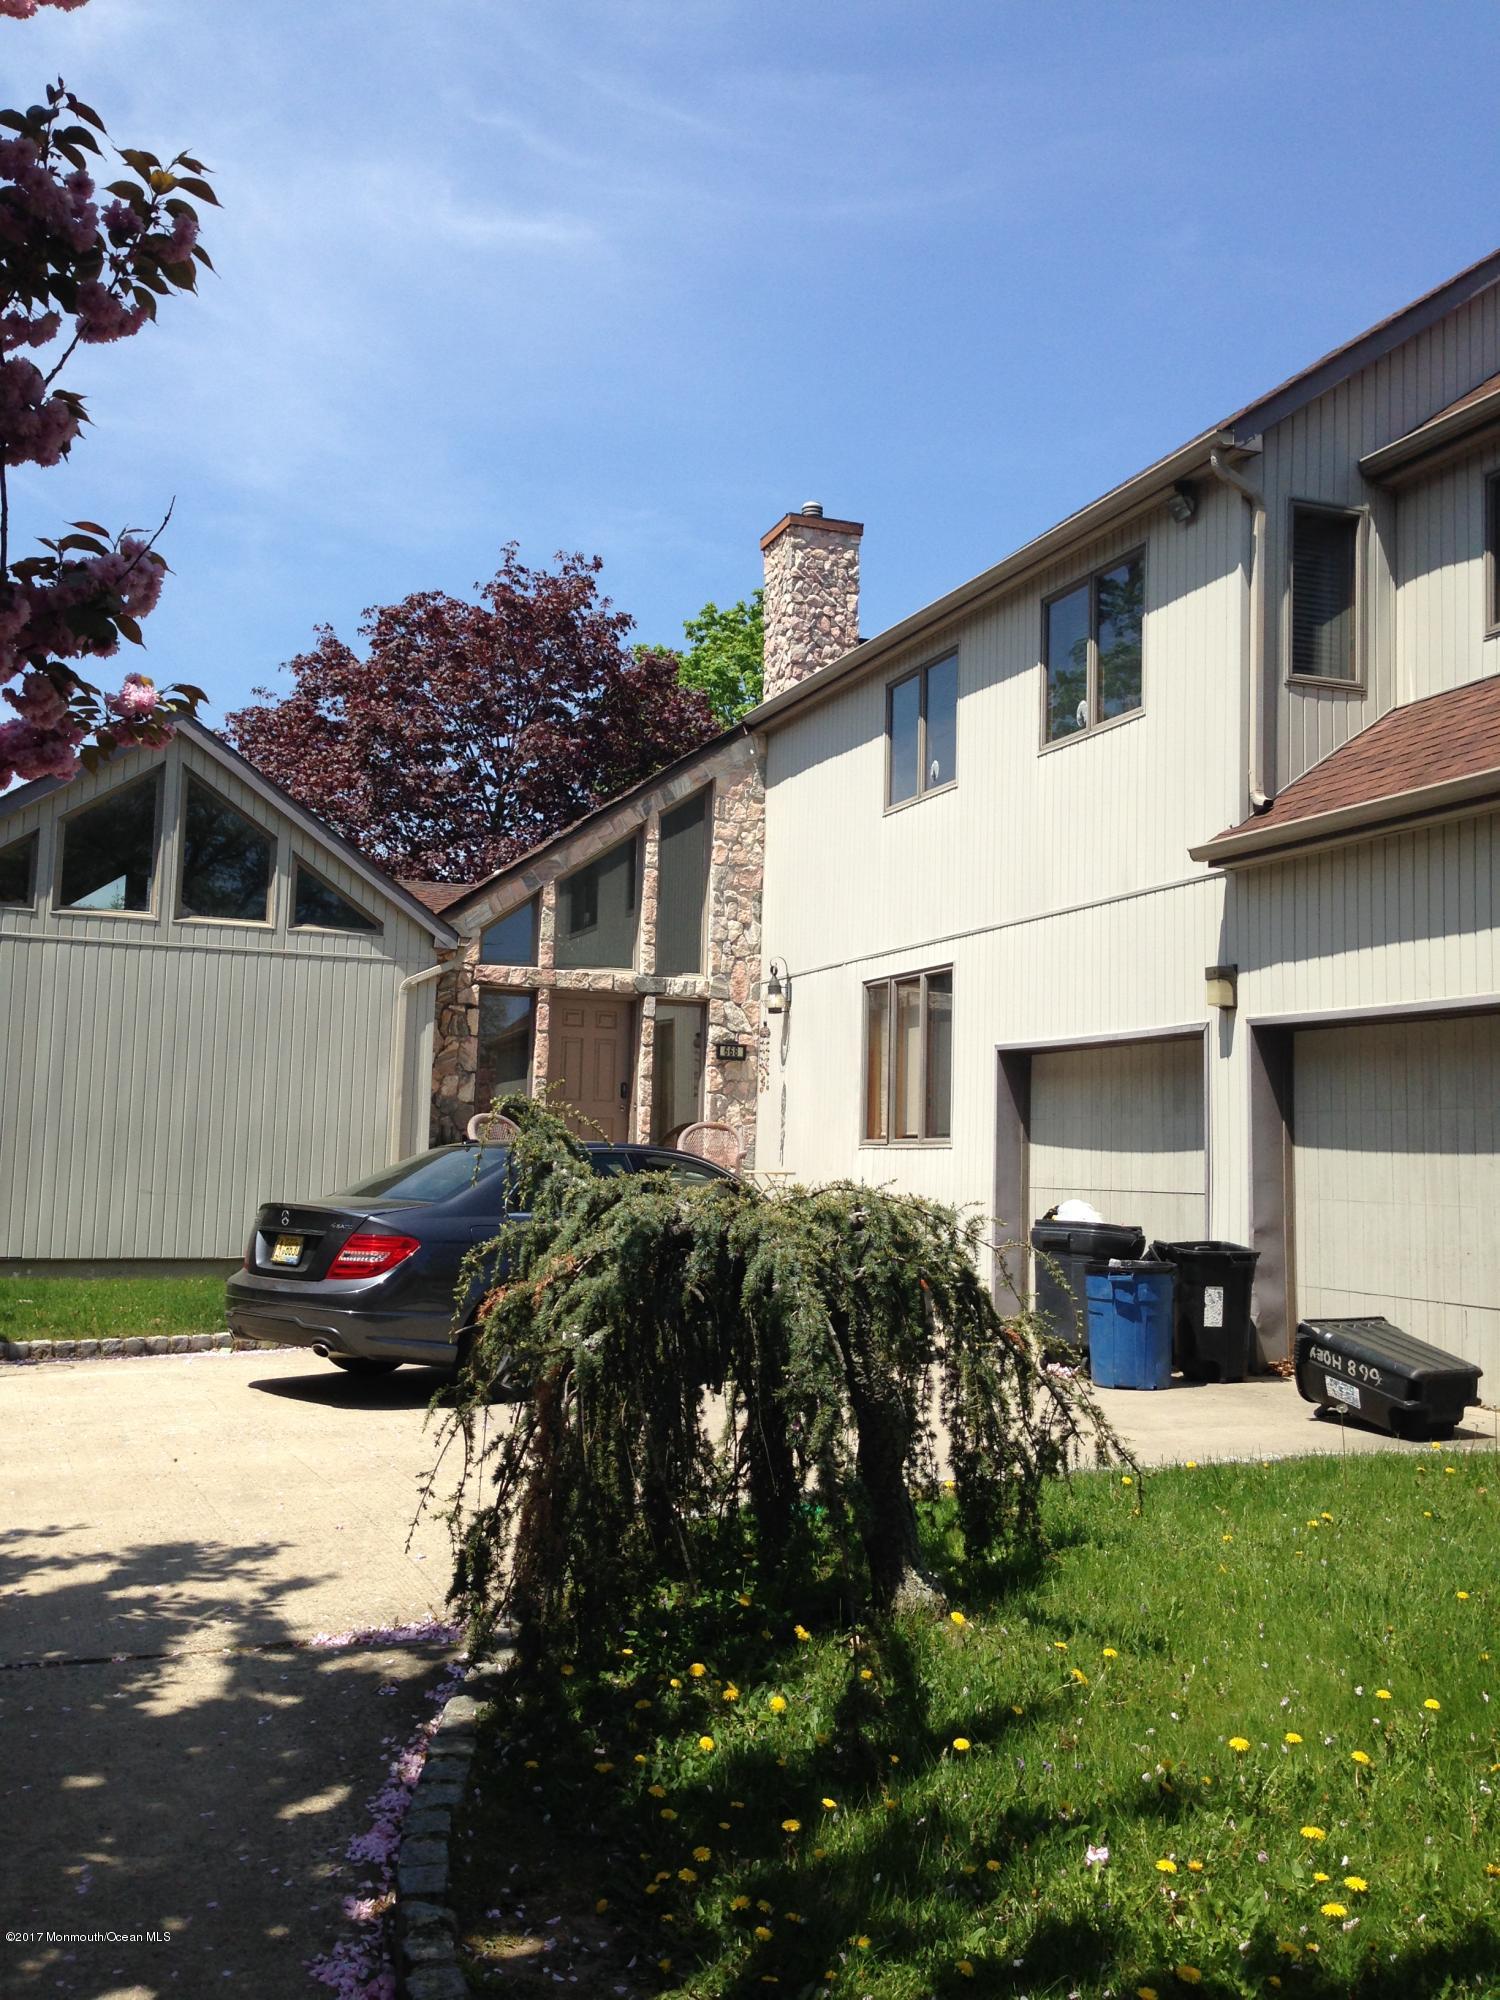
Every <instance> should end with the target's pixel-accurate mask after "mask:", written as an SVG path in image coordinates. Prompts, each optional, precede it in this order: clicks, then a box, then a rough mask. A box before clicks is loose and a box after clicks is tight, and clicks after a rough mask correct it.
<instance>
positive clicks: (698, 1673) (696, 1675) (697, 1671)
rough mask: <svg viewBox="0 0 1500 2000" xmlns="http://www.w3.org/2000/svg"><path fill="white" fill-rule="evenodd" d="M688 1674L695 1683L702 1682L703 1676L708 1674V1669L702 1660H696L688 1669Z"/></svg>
mask: <svg viewBox="0 0 1500 2000" xmlns="http://www.w3.org/2000/svg"><path fill="white" fill-rule="evenodd" d="M688 1672H689V1673H690V1674H691V1675H692V1677H693V1679H694V1680H695V1681H701V1680H702V1678H703V1676H704V1675H705V1674H706V1673H707V1672H708V1668H707V1667H705V1666H704V1664H703V1662H702V1661H701V1660H694V1662H693V1664H692V1665H691V1666H690V1667H689V1668H688Z"/></svg>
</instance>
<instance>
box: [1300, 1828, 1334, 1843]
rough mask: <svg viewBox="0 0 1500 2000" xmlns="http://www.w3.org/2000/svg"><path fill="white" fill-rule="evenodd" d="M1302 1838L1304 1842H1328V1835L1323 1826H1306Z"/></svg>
mask: <svg viewBox="0 0 1500 2000" xmlns="http://www.w3.org/2000/svg"><path fill="white" fill-rule="evenodd" d="M1302 1838H1303V1839H1304V1840H1326V1839H1327V1838H1328V1835H1327V1833H1326V1831H1325V1830H1324V1829H1323V1828H1322V1827H1321V1826H1305V1827H1303V1829H1302Z"/></svg>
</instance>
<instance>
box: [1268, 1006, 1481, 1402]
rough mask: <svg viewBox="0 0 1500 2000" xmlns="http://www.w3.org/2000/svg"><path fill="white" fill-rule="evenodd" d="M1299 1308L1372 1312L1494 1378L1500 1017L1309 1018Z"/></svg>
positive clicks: (1303, 1058) (1304, 1042)
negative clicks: (1323, 1022)
mask: <svg viewBox="0 0 1500 2000" xmlns="http://www.w3.org/2000/svg"><path fill="white" fill-rule="evenodd" d="M1294 1049H1295V1078H1294V1086H1293V1100H1292V1101H1293V1127H1292V1143H1293V1180H1294V1194H1295V1212H1296V1236H1295V1260H1296V1266H1295V1268H1296V1280H1297V1312H1298V1315H1299V1317H1300V1318H1302V1319H1310V1318H1316V1317H1318V1316H1320V1315H1335V1316H1341V1317H1342V1316H1346V1315H1350V1314H1357V1313H1379V1314H1383V1315H1384V1316H1385V1317H1386V1318H1388V1319H1392V1320H1394V1321H1395V1322H1396V1324H1397V1325H1398V1326H1402V1327H1405V1329H1406V1331H1407V1332H1408V1333H1414V1334H1416V1335H1417V1336H1418V1337H1419V1338H1420V1339H1423V1340H1431V1341H1434V1342H1435V1343H1436V1344H1437V1345H1438V1346H1440V1347H1446V1348H1450V1349H1452V1350H1453V1351H1454V1352H1455V1353H1459V1354H1462V1355H1464V1356H1465V1358H1466V1359H1468V1360H1470V1361H1477V1362H1478V1363H1479V1365H1480V1367H1482V1368H1483V1369H1484V1370H1485V1371H1486V1376H1487V1378H1488V1379H1487V1381H1486V1383H1485V1384H1484V1385H1483V1388H1484V1392H1485V1393H1487V1394H1493V1393H1494V1390H1495V1388H1496V1386H1497V1384H1500V1224H1497V1217H1500V1150H1497V1149H1500V1018H1497V1017H1496V1016H1495V1015H1493V1014H1477V1015H1465V1016H1463V1017H1461V1018H1459V1019H1455V1020H1444V1021H1395V1022H1382V1023H1379V1024H1372V1025H1370V1026H1361V1027H1349V1028H1310V1029H1304V1030H1303V1031H1302V1032H1301V1033H1299V1034H1298V1035H1297V1037H1296V1039H1295V1044H1294Z"/></svg>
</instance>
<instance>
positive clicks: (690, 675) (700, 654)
mask: <svg viewBox="0 0 1500 2000" xmlns="http://www.w3.org/2000/svg"><path fill="white" fill-rule="evenodd" d="M761 598H762V593H761V592H760V591H758V590H757V591H754V592H752V593H751V595H750V597H749V599H748V600H746V599H744V598H742V599H741V600H740V602H739V603H738V604H732V605H730V607H729V609H728V610H727V611H721V610H720V609H719V607H718V605H717V604H714V603H708V604H705V605H704V607H703V609H702V610H701V611H700V612H699V613H698V616H697V617H696V618H689V619H687V620H686V621H685V622H684V624H683V628H682V630H683V634H684V636H685V637H686V639H687V649H686V651H684V650H683V649H682V648H680V647H671V648H666V647H663V648H660V649H658V650H661V651H670V652H671V653H672V656H673V657H674V658H675V659H676V661H677V678H678V680H679V681H680V682H681V684H682V686H683V687H685V688H690V689H692V691H693V692H694V693H695V694H701V695H702V696H703V697H704V699H705V700H706V701H707V703H708V705H709V708H710V709H711V710H712V711H713V717H714V720H715V721H716V722H717V723H718V724H719V726H720V728H721V729H729V728H732V727H733V725H734V724H735V723H736V722H738V721H739V720H740V718H741V716H743V715H746V714H748V713H749V711H750V710H751V709H752V708H754V707H755V706H756V705H757V703H758V702H759V701H760V698H761V684H762V668H763V661H764V656H765V628H764V617H763V612H762V605H761Z"/></svg>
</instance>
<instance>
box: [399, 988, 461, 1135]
mask: <svg viewBox="0 0 1500 2000" xmlns="http://www.w3.org/2000/svg"><path fill="white" fill-rule="evenodd" d="M448 969H449V968H448V967H447V966H446V965H429V966H425V967H424V968H423V970H422V971H421V972H412V973H408V974H407V976H406V978H405V979H403V980H402V982H401V984H400V985H399V986H398V987H397V988H396V1025H395V1030H394V1039H393V1040H392V1043H391V1125H390V1138H389V1141H388V1143H389V1147H390V1157H391V1159H393V1160H399V1159H400V1158H401V1133H402V1129H403V1127H404V1126H405V1124H406V1015H407V1009H406V1001H407V996H408V995H409V994H412V993H415V992H416V990H417V988H418V987H419V986H430V985H431V983H432V981H433V980H434V979H441V978H442V976H443V974H444V973H445V972H446V971H448Z"/></svg>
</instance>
